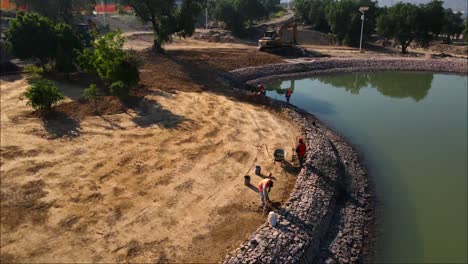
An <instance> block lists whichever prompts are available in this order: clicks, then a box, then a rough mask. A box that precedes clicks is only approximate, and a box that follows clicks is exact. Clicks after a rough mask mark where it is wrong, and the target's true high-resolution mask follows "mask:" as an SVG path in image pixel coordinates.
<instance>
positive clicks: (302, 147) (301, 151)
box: [296, 138, 307, 167]
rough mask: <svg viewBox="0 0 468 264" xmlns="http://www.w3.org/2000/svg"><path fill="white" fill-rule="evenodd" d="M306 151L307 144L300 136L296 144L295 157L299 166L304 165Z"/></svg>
mask: <svg viewBox="0 0 468 264" xmlns="http://www.w3.org/2000/svg"><path fill="white" fill-rule="evenodd" d="M306 151H307V146H306V144H305V143H304V141H303V140H302V138H300V139H299V143H298V144H297V146H296V153H297V159H298V160H299V166H300V167H302V166H303V165H304V157H305V154H306Z"/></svg>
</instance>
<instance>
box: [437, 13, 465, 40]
mask: <svg viewBox="0 0 468 264" xmlns="http://www.w3.org/2000/svg"><path fill="white" fill-rule="evenodd" d="M462 16H463V14H462V13H460V12H457V13H454V12H453V11H452V9H450V8H448V9H445V16H444V20H445V21H444V26H443V27H442V33H443V34H445V35H446V36H447V38H448V40H450V38H451V37H455V38H458V36H459V35H460V34H461V33H462V31H463V28H464V25H463V18H462Z"/></svg>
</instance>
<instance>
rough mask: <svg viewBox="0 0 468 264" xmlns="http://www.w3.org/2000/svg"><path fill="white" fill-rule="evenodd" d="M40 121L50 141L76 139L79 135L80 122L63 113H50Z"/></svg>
mask: <svg viewBox="0 0 468 264" xmlns="http://www.w3.org/2000/svg"><path fill="white" fill-rule="evenodd" d="M41 119H42V124H43V126H44V129H45V130H46V131H47V133H48V134H49V135H50V136H51V138H52V139H56V138H62V137H78V136H79V135H80V134H81V127H80V122H79V121H78V120H77V119H74V118H72V117H70V116H69V115H67V114H65V113H62V112H58V111H52V112H49V113H47V114H45V115H43V116H42V118H41Z"/></svg>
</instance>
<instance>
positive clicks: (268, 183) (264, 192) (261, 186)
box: [258, 178, 273, 206]
mask: <svg viewBox="0 0 468 264" xmlns="http://www.w3.org/2000/svg"><path fill="white" fill-rule="evenodd" d="M271 187H273V181H272V180H271V179H268V178H267V179H263V180H262V181H260V182H259V183H258V191H259V193H260V201H261V202H262V206H264V205H265V201H267V202H271V201H270V198H269V197H268V193H269V192H270V190H271Z"/></svg>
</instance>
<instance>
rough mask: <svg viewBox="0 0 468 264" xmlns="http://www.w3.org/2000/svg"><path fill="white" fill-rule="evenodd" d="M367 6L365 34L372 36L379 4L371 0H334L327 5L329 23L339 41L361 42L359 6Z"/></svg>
mask: <svg viewBox="0 0 468 264" xmlns="http://www.w3.org/2000/svg"><path fill="white" fill-rule="evenodd" d="M361 6H367V7H369V10H368V11H366V20H365V21H364V32H363V33H364V36H370V35H371V34H372V33H373V31H374V28H375V16H376V13H377V10H378V8H377V4H376V3H375V2H373V1H371V0H360V1H354V0H341V1H333V2H332V3H330V4H329V5H327V6H326V8H325V12H326V18H327V23H328V25H329V26H330V30H331V32H332V33H333V34H334V35H335V37H336V38H337V40H338V42H339V43H343V44H345V45H357V44H359V40H360V34H361V12H359V7H361Z"/></svg>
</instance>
